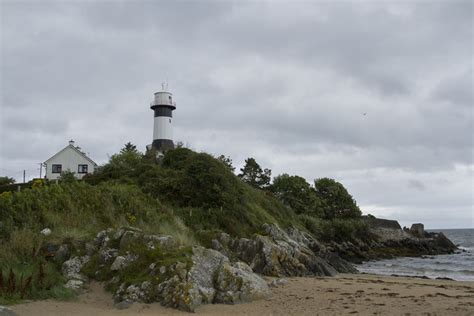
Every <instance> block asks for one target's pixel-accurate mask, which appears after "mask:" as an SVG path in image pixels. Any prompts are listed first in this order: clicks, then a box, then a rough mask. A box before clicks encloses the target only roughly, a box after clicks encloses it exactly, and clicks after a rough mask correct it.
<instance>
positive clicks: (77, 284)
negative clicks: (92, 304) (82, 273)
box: [64, 280, 85, 290]
mask: <svg viewBox="0 0 474 316" xmlns="http://www.w3.org/2000/svg"><path fill="white" fill-rule="evenodd" d="M84 284H85V283H84V281H82V280H69V281H67V282H66V284H65V285H64V287H65V288H68V289H72V290H80V289H82V288H84Z"/></svg>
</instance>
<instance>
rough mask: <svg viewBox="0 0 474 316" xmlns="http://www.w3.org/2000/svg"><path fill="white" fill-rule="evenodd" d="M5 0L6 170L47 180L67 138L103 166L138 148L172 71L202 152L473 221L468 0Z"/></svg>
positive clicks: (370, 205)
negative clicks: (46, 171)
mask: <svg viewBox="0 0 474 316" xmlns="http://www.w3.org/2000/svg"><path fill="white" fill-rule="evenodd" d="M0 2H1V22H0V23H1V75H0V76H1V85H0V86H1V91H0V93H1V112H0V118H1V126H0V133H1V135H0V136H1V142H0V175H7V176H11V177H14V178H16V179H17V180H18V181H20V180H22V179H21V178H22V170H23V169H25V170H26V171H27V177H29V178H30V177H33V176H35V177H37V176H39V164H38V163H39V162H42V161H45V160H46V159H48V158H49V157H50V156H52V155H53V154H55V153H56V152H57V151H59V150H60V149H62V148H63V147H65V146H66V145H67V142H68V140H69V139H74V140H75V141H76V144H77V145H79V146H81V147H82V149H83V150H84V151H86V152H87V153H89V154H90V157H91V158H92V159H94V160H95V161H96V162H97V163H99V164H102V163H105V162H106V161H107V160H108V156H109V155H111V154H114V153H116V152H118V151H119V150H120V148H121V147H122V146H123V144H124V143H126V142H128V141H131V142H133V143H135V144H136V145H137V146H138V148H139V149H140V150H144V149H145V146H146V145H147V144H150V143H151V142H152V132H153V112H152V111H151V110H150V108H149V103H150V101H151V100H152V97H153V93H154V92H155V91H158V90H160V88H161V83H162V82H163V81H167V82H168V85H169V90H171V92H172V93H173V94H174V99H175V101H176V102H177V109H176V111H175V112H174V120H173V125H174V134H175V140H181V141H183V142H184V143H185V144H188V146H190V147H191V148H192V149H194V150H197V151H205V152H208V153H211V154H215V155H219V154H225V155H228V156H230V157H231V158H232V159H233V161H234V164H235V165H236V166H237V167H238V168H239V167H241V166H242V163H243V160H244V159H245V158H247V157H250V156H251V157H255V158H256V160H257V161H258V162H259V163H260V164H261V165H262V167H266V168H270V169H272V171H273V175H278V174H280V173H284V172H285V173H289V174H297V175H301V176H303V177H305V178H306V179H307V180H308V181H310V182H312V181H313V180H314V179H316V178H321V177H331V178H335V179H337V180H338V181H340V182H342V183H343V184H344V185H345V186H346V187H347V188H348V190H349V192H350V193H351V194H352V195H353V196H354V198H355V199H356V200H357V202H358V204H359V206H360V207H361V209H362V210H363V212H364V213H371V214H374V215H376V216H379V217H383V218H395V219H398V220H400V223H401V224H402V225H409V224H411V223H413V222H424V223H425V226H427V227H428V228H457V227H471V228H472V227H474V207H473V194H474V182H473V179H474V162H473V154H474V146H473V135H474V123H473V122H474V119H473V41H474V40H473V4H472V3H473V2H471V1H452V0H450V1H437V2H435V1H413V2H410V1H403V2H399V3H396V2H379V1H371V2H368V1H352V2H350V1H344V2H342V1H328V2H320V1H304V2H303V1H301V2H295V1H246V2H242V1H239V2H237V1H236V2H231V1H210V0H209V1H192V2H191V1H169V2H167V1H121V2H118V1H87V0H84V1H58V2H52V1H50V2H46V1H41V2H40V1H6V0H0ZM364 113H366V114H365V115H364Z"/></svg>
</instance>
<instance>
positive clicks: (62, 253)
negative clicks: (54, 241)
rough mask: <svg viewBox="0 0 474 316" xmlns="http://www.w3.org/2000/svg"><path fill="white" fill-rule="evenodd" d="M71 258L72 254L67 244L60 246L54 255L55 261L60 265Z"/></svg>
mask: <svg viewBox="0 0 474 316" xmlns="http://www.w3.org/2000/svg"><path fill="white" fill-rule="evenodd" d="M70 257H71V252H70V251H69V247H68V245H67V244H62V245H61V246H59V248H58V250H57V251H56V253H55V254H54V260H55V261H56V262H59V263H63V262H65V261H66V260H68V259H69V258H70Z"/></svg>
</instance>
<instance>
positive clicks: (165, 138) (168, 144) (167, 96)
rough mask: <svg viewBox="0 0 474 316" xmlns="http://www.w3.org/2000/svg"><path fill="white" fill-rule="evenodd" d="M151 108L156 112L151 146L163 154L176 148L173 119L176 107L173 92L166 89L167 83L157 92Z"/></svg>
mask: <svg viewBox="0 0 474 316" xmlns="http://www.w3.org/2000/svg"><path fill="white" fill-rule="evenodd" d="M150 108H151V109H152V110H153V112H154V114H155V115H154V123H153V143H152V144H151V147H152V148H154V149H155V150H156V151H157V153H161V154H162V153H163V152H164V151H166V150H168V149H173V148H174V143H173V128H172V125H171V121H172V119H173V111H174V110H175V109H176V103H175V102H174V101H173V94H172V93H170V92H168V91H166V90H165V85H163V86H162V91H159V92H155V97H154V99H153V101H152V102H151V104H150Z"/></svg>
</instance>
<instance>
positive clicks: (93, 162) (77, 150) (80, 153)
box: [44, 144, 97, 166]
mask: <svg viewBox="0 0 474 316" xmlns="http://www.w3.org/2000/svg"><path fill="white" fill-rule="evenodd" d="M68 148H72V149H74V150H75V151H76V152H77V153H78V154H79V155H81V156H82V157H84V158H86V159H87V160H89V161H90V162H91V163H92V164H93V165H94V166H97V164H96V163H95V161H94V160H92V159H90V158H89V157H87V155H86V154H85V153H83V152H82V151H80V150H79V149H77V148H76V147H75V146H74V145H72V144H69V145H67V146H66V147H64V148H63V149H61V150H60V151H58V152H57V153H56V154H54V155H53V156H51V157H50V158H49V159H48V160H46V161H45V162H44V163H47V162H48V161H50V160H51V159H53V158H55V157H56V156H58V155H59V154H60V153H62V152H63V151H65V150H66V149H68Z"/></svg>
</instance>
